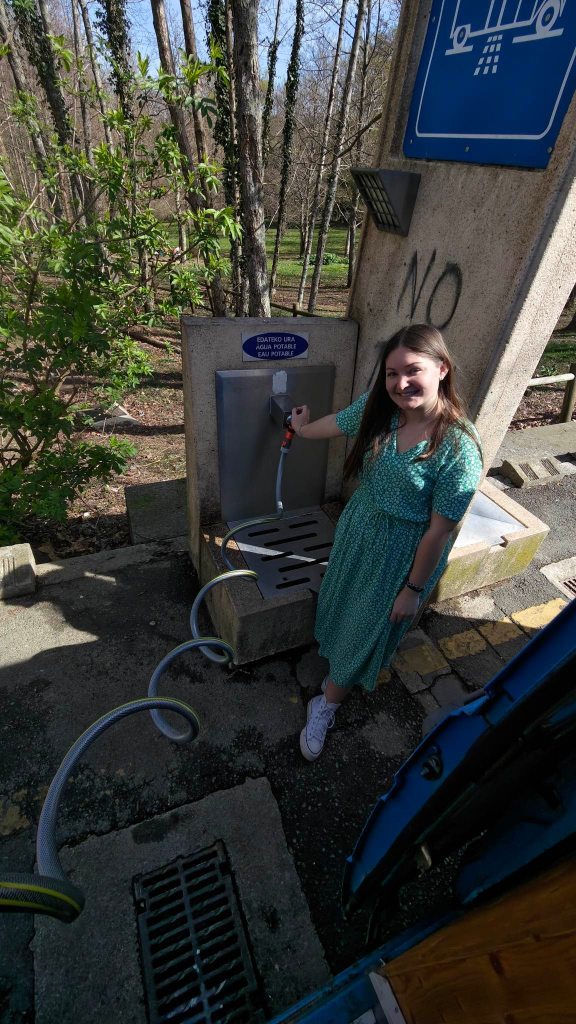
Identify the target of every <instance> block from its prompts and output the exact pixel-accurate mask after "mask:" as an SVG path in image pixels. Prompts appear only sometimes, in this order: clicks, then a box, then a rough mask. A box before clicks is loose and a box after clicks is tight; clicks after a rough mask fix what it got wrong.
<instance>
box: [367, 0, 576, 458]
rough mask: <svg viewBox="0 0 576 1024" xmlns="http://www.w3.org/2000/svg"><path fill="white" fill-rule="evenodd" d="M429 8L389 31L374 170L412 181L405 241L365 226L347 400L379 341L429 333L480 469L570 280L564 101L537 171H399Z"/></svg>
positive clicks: (570, 139)
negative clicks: (413, 177) (442, 356)
mask: <svg viewBox="0 0 576 1024" xmlns="http://www.w3.org/2000/svg"><path fill="white" fill-rule="evenodd" d="M430 7H431V2H430V0H422V2H419V0H405V2H404V8H403V13H402V18H401V23H400V26H399V30H398V39H399V45H398V49H397V52H396V55H395V59H394V63H393V67H392V69H391V75H390V80H389V86H388V94H387V101H386V110H385V118H384V123H383V129H382V136H381V142H380V151H379V157H378V160H377V162H376V164H375V166H379V167H386V168H390V169H394V168H396V169H401V170H404V169H405V170H413V171H417V172H418V173H419V174H421V176H422V178H421V183H420V191H419V194H418V198H417V201H416V207H415V210H414V216H413V219H412V224H411V227H410V231H409V234H408V236H407V237H406V238H401V237H399V236H396V235H392V234H388V233H385V232H380V231H378V229H377V228H376V227H375V225H374V223H373V221H372V219H371V217H367V218H366V224H365V229H364V233H363V236H362V241H361V246H360V252H359V258H358V261H357V271H356V278H355V282H354V285H353V289H352V294H351V299H350V305H349V313H350V316H352V317H354V319H356V320H357V321H358V322H359V324H360V336H359V350H358V363H357V370H356V375H355V379H354V396H357V395H359V394H361V393H362V391H364V390H366V387H367V385H368V381H369V379H370V376H371V373H372V371H373V369H374V365H375V362H376V360H377V355H378V349H379V343H380V342H381V341H382V340H385V339H387V338H388V337H390V335H392V334H393V333H394V332H395V331H396V330H398V329H399V328H400V327H402V326H405V325H407V324H409V323H422V322H429V323H433V324H435V325H436V326H437V327H440V328H441V329H443V331H444V334H445V337H446V339H447V342H448V345H449V347H450V349H451V351H452V352H453V353H454V355H455V357H456V361H457V364H458V368H459V376H458V380H459V384H460V388H461V391H462V392H463V394H464V397H465V398H466V399H467V401H468V404H469V406H470V409H471V413H472V416H473V418H474V419H475V421H476V423H477V425H478V427H479V429H480V432H481V434H482V437H483V440H484V443H485V450H486V456H487V459H486V464H487V465H488V466H489V465H490V462H491V459H492V456H493V455H494V454H495V452H496V450H497V449H498V446H499V444H500V441H501V439H502V437H503V435H504V433H505V432H506V430H507V428H508V425H509V423H510V420H511V419H512V416H513V415H514V412H515V411H516V408H517V406H518V404H519V402H520V399H521V398H522V394H523V392H524V390H525V387H526V384H527V383H528V381H529V380H530V378H531V377H532V375H533V371H534V369H535V367H536V365H537V363H538V360H539V358H540V355H541V354H542V351H543V349H544V347H545V345H546V343H547V341H548V339H549V337H550V334H551V332H552V330H553V328H554V326H555V324H556V322H557V320H558V317H559V316H560V314H561V312H562V309H563V306H564V304H565V302H566V300H567V298H568V296H569V293H570V290H571V288H572V286H573V284H574V280H575V278H576V231H575V228H576V188H575V185H574V171H575V167H576V157H575V146H574V143H575V141H576V101H575V100H574V99H573V100H572V103H571V106H570V108H569V110H568V113H567V114H566V117H565V119H564V123H563V125H562V127H561V129H560V133H559V136H558V140H557V143H556V147H555V149H554V152H553V154H552V157H551V159H550V163H549V165H548V167H547V168H546V170H538V171H535V170H520V169H516V168H511V167H496V166H479V165H473V164H464V163H448V162H440V161H427V160H407V159H406V158H405V157H404V156H403V155H402V144H403V139H404V132H405V127H406V121H407V117H408V110H409V106H410V100H411V96H412V90H413V85H414V79H415V75H416V71H417V68H418V63H419V59H420V54H421V51H422V46H423V42H424V37H425V34H426V30H427V27H428V19H429V14H430ZM537 89H538V81H536V80H535V81H534V90H537ZM529 102H530V97H529V96H527V97H526V103H529ZM559 411H560V410H559Z"/></svg>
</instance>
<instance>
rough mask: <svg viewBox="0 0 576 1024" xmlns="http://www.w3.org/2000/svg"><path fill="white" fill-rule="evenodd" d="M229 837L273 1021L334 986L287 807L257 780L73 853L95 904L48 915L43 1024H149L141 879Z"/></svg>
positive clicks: (43, 925)
mask: <svg viewBox="0 0 576 1024" xmlns="http://www.w3.org/2000/svg"><path fill="white" fill-rule="evenodd" d="M190 771H191V772H194V752H193V749H192V752H191V754H190ZM263 823H265V828H264V829H263ZM218 839H221V840H222V841H223V842H224V845H225V847H226V850H227V853H228V856H229V858H230V863H231V866H232V872H233V875H234V880H235V883H236V886H237V891H238V893H239V897H240V903H241V906H242V910H243V913H244V915H245V920H246V926H247V932H248V935H249V938H250V943H251V946H252V951H253V954H254V959H255V962H256V969H257V971H258V973H259V975H260V977H261V978H262V981H263V989H264V992H265V994H266V1003H267V1005H266V1011H267V1016H269V1015H271V1014H275V1013H278V1012H279V1011H280V1010H282V1009H284V1008H285V1007H287V1006H290V1005H291V1004H292V1003H293V1002H294V1001H295V1000H296V999H298V998H301V997H302V996H304V995H306V994H308V993H309V992H312V991H314V990H315V989H316V988H318V987H319V986H321V985H323V984H324V983H325V982H326V981H327V980H328V977H329V971H328V967H327V965H326V961H325V959H324V953H323V950H322V946H321V945H320V942H319V940H318V937H317V935H316V932H315V931H314V927H313V925H312V921H311V919H310V912H309V910H308V905H307V903H306V901H305V899H304V897H303V895H302V892H301V889H300V883H299V880H298V875H297V873H296V869H295V867H294V864H293V862H292V858H291V856H290V854H289V852H288V849H287V846H286V839H285V836H284V830H283V827H282V819H281V817H280V812H279V810H278V805H277V803H276V801H275V799H274V797H273V796H272V791H271V789H270V785H269V783H268V781H267V780H266V779H250V780H248V781H247V782H245V783H244V785H242V786H237V787H236V788H234V789H230V790H225V791H222V792H219V793H213V794H211V795H210V796H207V797H206V798H205V799H203V800H201V801H200V802H199V803H196V804H188V805H186V806H184V807H180V808H178V809H177V810H174V811H171V812H169V813H168V814H164V815H161V816H158V817H156V818H153V819H151V820H148V821H145V822H142V823H140V824H138V825H134V826H132V828H126V829H123V830H122V831H121V832H116V833H114V832H113V833H111V834H109V835H106V836H103V837H94V838H90V839H88V840H86V841H85V842H83V843H81V844H80V845H79V846H76V847H74V848H73V849H66V850H64V851H63V855H62V863H63V865H64V869H65V871H66V872H67V873H68V874H69V875H70V877H71V879H73V880H74V881H75V882H76V883H77V884H78V885H81V886H82V888H83V890H84V892H85V894H86V907H85V909H84V911H83V913H82V915H81V916H80V917H79V918H78V920H77V921H76V922H75V923H74V924H73V925H63V924H59V923H58V922H56V921H53V920H50V919H45V918H36V934H35V938H34V943H33V946H34V955H35V962H36V993H35V995H36V1018H35V1019H36V1024H53V1022H54V1021H58V1022H59V1024H76V1022H77V1021H82V1024H101V1022H103V1021H122V1024H146V1019H147V1018H146V1009H145V1005H144V993H143V989H142V980H141V974H140V963H139V951H138V936H137V924H136V913H135V910H134V904H133V895H132V879H133V877H134V876H135V875H137V874H141V873H145V872H148V871H152V870H155V869H156V868H159V867H162V866H163V865H164V864H166V863H168V862H169V861H171V860H174V858H176V857H180V856H186V855H187V854H190V853H192V852H193V851H194V850H195V849H198V848H200V849H201V848H204V847H207V846H210V845H211V844H212V843H214V842H215V841H216V840H218ZM103 922H105V927H103V926H102V923H103Z"/></svg>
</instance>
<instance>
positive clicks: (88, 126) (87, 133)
mask: <svg viewBox="0 0 576 1024" xmlns="http://www.w3.org/2000/svg"><path fill="white" fill-rule="evenodd" d="M72 26H73V31H74V54H75V56H76V66H77V69H78V70H77V74H78V94H79V97H80V115H81V117H82V128H83V130H84V152H85V153H86V159H87V160H88V163H89V164H90V165H91V166H92V165H93V163H94V158H93V155H92V123H91V121H90V111H89V110H88V107H87V105H86V94H85V92H84V82H83V77H84V47H83V45H82V40H81V38H80V26H79V24H78V8H77V7H76V0H72Z"/></svg>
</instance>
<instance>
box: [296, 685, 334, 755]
mask: <svg viewBox="0 0 576 1024" xmlns="http://www.w3.org/2000/svg"><path fill="white" fill-rule="evenodd" d="M337 710H338V706H337V705H334V704H328V703H327V701H326V698H325V697H323V696H322V695H321V694H319V695H318V696H317V697H312V700H310V701H308V709H307V712H306V714H307V719H308V720H307V723H306V725H305V726H304V728H303V729H302V732H301V733H300V750H301V751H302V755H303V756H304V757H305V758H306V760H307V761H315V760H316V758H317V757H320V754H321V753H322V748H323V746H324V740H325V739H326V733H327V732H328V729H331V728H332V726H333V725H334V719H335V717H336V712H337Z"/></svg>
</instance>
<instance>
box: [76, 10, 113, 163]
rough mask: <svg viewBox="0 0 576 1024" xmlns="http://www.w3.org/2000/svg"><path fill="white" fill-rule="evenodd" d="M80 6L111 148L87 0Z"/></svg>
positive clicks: (105, 135) (101, 110)
mask: <svg viewBox="0 0 576 1024" xmlns="http://www.w3.org/2000/svg"><path fill="white" fill-rule="evenodd" d="M78 6H79V8H80V13H81V15H82V22H83V25H84V34H85V36H86V43H87V48H88V56H89V58H90V66H91V68H92V77H93V78H94V85H95V88H96V96H97V99H98V106H99V107H100V113H101V114H102V127H103V129H104V138H105V140H106V144H107V145H108V146H111V145H112V134H111V132H110V128H109V127H108V124H107V122H106V106H105V103H104V88H103V85H102V75H101V74H100V68H99V66H98V60H97V56H96V47H95V45H94V33H93V32H92V22H91V21H90V17H89V15H88V8H87V6H86V0H78Z"/></svg>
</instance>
